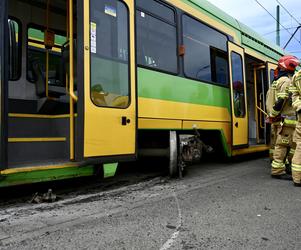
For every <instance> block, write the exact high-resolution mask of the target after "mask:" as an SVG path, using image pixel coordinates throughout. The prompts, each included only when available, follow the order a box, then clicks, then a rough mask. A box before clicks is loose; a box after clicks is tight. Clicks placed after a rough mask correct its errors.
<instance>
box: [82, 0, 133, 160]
mask: <svg viewBox="0 0 301 250" xmlns="http://www.w3.org/2000/svg"><path fill="white" fill-rule="evenodd" d="M87 2H89V3H88V4H86V5H85V8H86V9H85V10H84V13H85V17H84V20H85V30H84V45H85V54H84V57H85V72H84V75H85V121H84V124H85V128H84V156H85V157H98V156H99V157H101V156H116V155H118V156H119V155H133V154H135V153H136V152H135V148H136V146H135V145H136V127H137V126H136V82H135V79H136V75H135V72H136V70H135V68H136V67H135V48H134V40H135V39H134V3H133V1H130V0H124V1H119V0H90V1H87ZM104 24H105V25H104Z"/></svg>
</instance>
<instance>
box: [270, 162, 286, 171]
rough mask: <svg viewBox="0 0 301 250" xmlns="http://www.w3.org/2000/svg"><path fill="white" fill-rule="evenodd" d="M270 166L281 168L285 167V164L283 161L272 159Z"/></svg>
mask: <svg viewBox="0 0 301 250" xmlns="http://www.w3.org/2000/svg"><path fill="white" fill-rule="evenodd" d="M272 167H273V168H277V169H281V168H285V164H284V163H283V162H277V161H275V160H274V161H273V162H272Z"/></svg>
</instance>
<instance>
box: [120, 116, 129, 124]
mask: <svg viewBox="0 0 301 250" xmlns="http://www.w3.org/2000/svg"><path fill="white" fill-rule="evenodd" d="M129 123H131V120H130V119H128V118H127V117H126V116H122V117H121V124H122V126H126V125H127V124H129Z"/></svg>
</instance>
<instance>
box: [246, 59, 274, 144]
mask: <svg viewBox="0 0 301 250" xmlns="http://www.w3.org/2000/svg"><path fill="white" fill-rule="evenodd" d="M245 65H246V83H247V97H248V98H247V101H248V114H249V145H257V144H264V143H267V141H266V140H267V129H268V128H267V126H266V123H265V115H264V114H263V113H262V112H261V111H260V110H259V109H258V108H257V107H259V108H261V109H262V110H265V105H264V103H265V96H266V93H267V90H268V83H267V75H266V72H267V71H266V65H265V63H264V62H263V61H260V60H258V59H256V58H254V57H252V56H250V55H245ZM256 106H257V107H256Z"/></svg>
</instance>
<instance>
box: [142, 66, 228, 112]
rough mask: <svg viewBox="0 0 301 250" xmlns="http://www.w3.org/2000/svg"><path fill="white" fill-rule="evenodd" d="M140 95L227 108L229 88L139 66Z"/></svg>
mask: <svg viewBox="0 0 301 250" xmlns="http://www.w3.org/2000/svg"><path fill="white" fill-rule="evenodd" d="M138 94H139V97H144V98H153V99H160V100H166V101H174V102H184V103H191V104H199V105H208V106H214V107H223V108H227V109H228V110H229V112H230V90H229V88H225V87H220V86H216V85H213V84H210V83H202V82H199V81H194V80H190V79H186V78H184V77H179V76H174V75H169V74H164V73H160V72H156V71H152V70H148V69H144V68H138Z"/></svg>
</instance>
